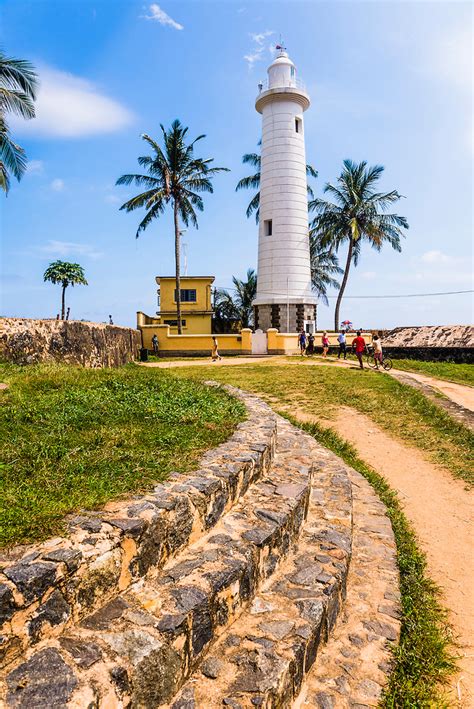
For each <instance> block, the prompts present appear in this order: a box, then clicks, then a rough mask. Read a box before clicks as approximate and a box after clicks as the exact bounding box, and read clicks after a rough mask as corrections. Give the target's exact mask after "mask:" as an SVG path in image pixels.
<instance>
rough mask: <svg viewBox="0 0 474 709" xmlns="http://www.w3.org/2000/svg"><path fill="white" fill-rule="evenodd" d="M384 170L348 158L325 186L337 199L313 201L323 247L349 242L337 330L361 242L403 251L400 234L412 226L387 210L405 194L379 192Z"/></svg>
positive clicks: (336, 315) (314, 223)
mask: <svg viewBox="0 0 474 709" xmlns="http://www.w3.org/2000/svg"><path fill="white" fill-rule="evenodd" d="M383 171H384V168H383V167H382V166H381V165H375V166H372V167H367V163H366V162H365V161H363V162H361V163H359V164H357V163H354V162H352V161H351V160H344V168H343V170H342V172H341V175H340V176H339V177H338V179H337V185H331V184H330V183H327V184H326V186H325V188H324V192H325V193H327V194H330V195H331V196H332V197H333V199H334V202H328V201H326V200H323V199H318V198H316V199H313V200H312V201H311V202H310V203H309V209H310V212H311V211H313V212H316V217H315V218H314V219H313V221H312V222H311V225H310V226H311V231H310V234H311V235H312V236H315V237H317V238H318V239H319V240H320V244H321V246H322V247H323V248H328V249H334V250H335V251H336V253H337V251H338V250H339V248H340V247H341V246H342V245H343V244H346V243H347V244H348V250H347V258H346V265H345V269H344V276H343V278H342V283H341V287H340V289H339V294H338V297H337V301H336V308H335V313H334V329H335V330H337V329H338V326H339V310H340V306H341V301H342V297H343V295H344V290H345V288H346V284H347V279H348V277H349V270H350V267H351V263H352V261H354V262H355V264H356V265H357V260H358V257H359V253H360V248H361V243H362V242H363V241H368V242H369V244H370V245H371V246H372V248H374V249H376V250H377V251H380V249H381V248H382V246H383V244H384V243H385V242H386V243H388V244H390V246H391V247H392V248H393V249H395V251H401V250H402V248H401V245H400V237H401V236H403V232H402V229H408V222H407V220H406V219H405V217H401V216H399V215H398V214H387V213H386V211H385V210H386V209H387V208H388V207H389V206H390V205H391V204H394V203H395V202H398V200H399V199H401V195H400V194H399V193H398V192H397V191H396V190H392V191H391V192H376V191H375V190H376V184H377V182H378V180H379V178H380V176H381V174H382V172H383Z"/></svg>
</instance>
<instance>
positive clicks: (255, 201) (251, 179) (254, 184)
mask: <svg viewBox="0 0 474 709" xmlns="http://www.w3.org/2000/svg"><path fill="white" fill-rule="evenodd" d="M258 144H259V145H261V144H262V141H261V140H259V142H258ZM242 162H243V163H244V164H246V165H252V167H255V168H256V172H255V173H254V174H253V175H249V176H248V177H243V178H242V179H241V180H239V181H238V183H237V187H236V188H235V191H236V192H238V191H239V190H243V189H245V190H248V189H252V190H258V189H259V187H260V167H261V163H262V158H261V156H260V155H259V154H258V153H246V154H245V155H243V156H242ZM306 174H307V175H309V176H310V177H315V178H316V177H317V176H318V172H317V170H315V169H314V167H312V166H311V165H306ZM308 195H309V196H310V197H314V195H313V190H312V189H311V187H310V186H309V185H308ZM254 212H255V221H256V223H257V224H258V222H259V219H260V192H259V191H258V192H257V193H256V194H255V195H254V196H253V197H252V199H251V200H250V203H249V206H248V207H247V211H246V215H247V218H248V217H250V216H252V214H253V213H254Z"/></svg>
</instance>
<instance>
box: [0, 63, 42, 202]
mask: <svg viewBox="0 0 474 709" xmlns="http://www.w3.org/2000/svg"><path fill="white" fill-rule="evenodd" d="M36 86H37V76H36V73H35V71H34V68H33V66H32V64H30V62H28V61H25V60H24V59H14V58H12V57H7V56H6V55H5V54H4V53H3V52H2V51H0V188H1V189H3V191H4V192H5V193H7V192H8V190H9V189H10V174H12V175H13V176H14V177H15V178H16V179H17V180H21V178H22V176H23V174H24V172H25V170H26V155H25V151H24V150H23V148H21V147H20V146H19V145H17V144H16V143H15V142H14V141H13V139H12V137H11V135H10V130H9V128H8V124H7V120H6V114H7V113H13V114H16V115H17V116H21V117H22V118H25V119H30V118H34V116H35V107H34V104H33V101H34V100H35V98H36Z"/></svg>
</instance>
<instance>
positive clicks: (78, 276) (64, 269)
mask: <svg viewBox="0 0 474 709" xmlns="http://www.w3.org/2000/svg"><path fill="white" fill-rule="evenodd" d="M43 278H44V280H45V281H49V282H50V283H60V284H61V286H62V293H61V320H64V317H65V313H66V288H67V287H68V286H78V285H82V286H87V285H88V283H87V281H86V277H85V274H84V269H83V268H82V266H79V264H78V263H68V262H67V261H54V262H53V263H50V264H49V266H48V268H47V269H46V271H45V272H44V277H43Z"/></svg>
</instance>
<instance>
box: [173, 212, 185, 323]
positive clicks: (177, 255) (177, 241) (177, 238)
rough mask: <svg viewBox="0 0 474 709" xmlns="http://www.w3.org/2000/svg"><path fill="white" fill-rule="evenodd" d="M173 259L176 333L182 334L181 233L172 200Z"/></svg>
mask: <svg viewBox="0 0 474 709" xmlns="http://www.w3.org/2000/svg"><path fill="white" fill-rule="evenodd" d="M173 215H174V260H175V265H176V318H177V321H178V335H182V334H183V330H182V327H181V234H180V231H179V219H178V204H177V202H176V200H174V204H173Z"/></svg>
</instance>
